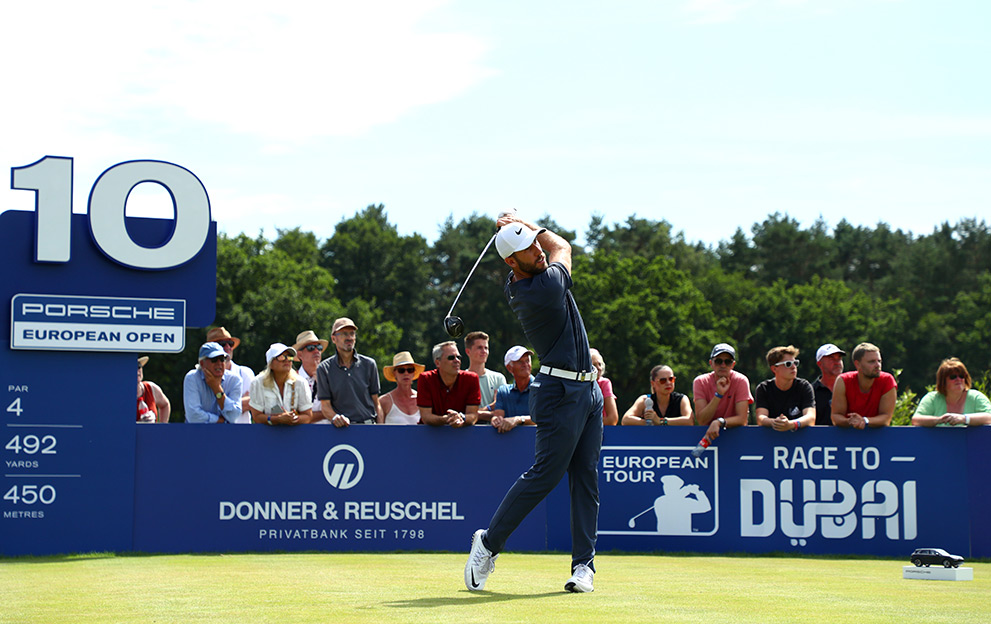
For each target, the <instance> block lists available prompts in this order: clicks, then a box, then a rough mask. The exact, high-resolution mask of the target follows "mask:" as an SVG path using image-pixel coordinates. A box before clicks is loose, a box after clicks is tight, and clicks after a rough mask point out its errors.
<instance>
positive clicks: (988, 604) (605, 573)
mask: <svg viewBox="0 0 991 624" xmlns="http://www.w3.org/2000/svg"><path fill="white" fill-rule="evenodd" d="M466 557H467V553H464V554H415V553H404V554H250V555H161V556H117V555H82V556H70V557H24V558H12V559H0V622H3V623H6V622H66V623H71V624H81V623H84V622H99V623H100V624H103V623H105V622H183V623H186V622H235V623H237V624H249V623H255V622H278V623H283V624H284V623H287V622H335V623H336V622H340V623H347V624H351V623H355V622H369V623H376V624H378V623H381V622H430V623H434V622H455V623H456V624H466V623H468V622H553V623H555V624H557V623H562V624H571V623H578V622H624V623H630V622H695V621H697V622H706V624H717V623H720V622H726V623H732V624H736V623H739V622H818V623H820V624H826V623H829V624H832V623H834V622H851V623H855V624H867V623H870V622H926V623H927V624H929V623H932V622H953V623H955V624H962V623H964V622H981V623H984V622H987V621H988V620H989V618H991V564H988V563H975V564H971V563H969V562H968V563H967V564H965V565H967V566H972V567H973V568H974V578H975V580H973V581H967V582H946V581H917V580H904V579H902V578H901V576H902V569H901V567H902V565H904V564H906V563H907V562H906V561H901V560H897V561H895V560H878V559H867V560H852V559H833V558H822V559H814V558H777V557H754V558H750V557H708V556H694V557H693V556H651V555H619V554H604V555H600V556H599V557H598V558H597V559H596V564H597V567H598V569H599V572H598V573H597V574H596V578H595V592H594V593H592V594H569V593H567V592H565V591H564V582H565V580H567V578H568V562H569V557H568V556H567V555H561V554H557V555H548V554H541V555H531V554H514V553H506V554H505V555H503V556H501V557H500V558H499V560H498V561H497V563H496V570H495V572H494V573H493V575H492V576H491V577H489V582H488V585H487V587H488V590H487V591H484V592H471V593H470V592H468V591H467V590H466V589H465V587H464V583H463V580H462V571H463V568H464V562H465V559H466Z"/></svg>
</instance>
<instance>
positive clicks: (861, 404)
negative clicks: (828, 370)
mask: <svg viewBox="0 0 991 624" xmlns="http://www.w3.org/2000/svg"><path fill="white" fill-rule="evenodd" d="M840 379H842V380H843V386H844V388H845V389H846V413H847V414H852V413H856V414H860V415H861V416H864V417H865V418H870V417H871V416H877V410H878V405H880V403H881V397H882V396H884V393H885V392H887V391H888V390H891V389H892V388H897V387H898V382H896V381H895V378H894V377H892V376H891V374H890V373H885V372H884V371H881V376H880V377H878V378H877V379H875V380H874V383H872V384H871V389H870V390H869V391H867V392H861V391H860V383H859V382H858V381H857V371H849V372H846V373H843V374H842V375H840Z"/></svg>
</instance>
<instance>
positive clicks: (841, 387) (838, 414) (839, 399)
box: [830, 377, 895, 429]
mask: <svg viewBox="0 0 991 624" xmlns="http://www.w3.org/2000/svg"><path fill="white" fill-rule="evenodd" d="M888 395H891V410H892V412H894V406H895V400H894V395H895V389H894V388H892V389H891V390H889V391H888V392H887V393H885V395H884V396H883V397H881V403H880V405H879V406H878V413H879V414H880V413H881V411H882V410H883V409H884V405H885V398H886V397H888ZM846 410H847V400H846V384H845V383H844V382H843V378H842V377H837V378H836V385H835V386H833V413H832V414H830V418H832V420H833V424H834V425H836V426H837V427H853V428H854V429H865V428H867V426H868V424H867V423H868V421H867V419H866V418H864V417H863V416H861V415H860V414H858V413H856V412H850V413H847V411H846ZM888 422H891V415H890V414H889V416H888Z"/></svg>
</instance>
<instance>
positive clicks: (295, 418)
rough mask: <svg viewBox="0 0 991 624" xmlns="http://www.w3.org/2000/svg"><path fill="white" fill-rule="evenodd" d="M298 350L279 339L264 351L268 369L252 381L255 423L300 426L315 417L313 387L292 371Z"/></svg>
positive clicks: (252, 410) (252, 404)
mask: <svg viewBox="0 0 991 624" xmlns="http://www.w3.org/2000/svg"><path fill="white" fill-rule="evenodd" d="M294 357H296V350H295V349H293V348H292V347H287V346H286V345H284V344H282V343H281V342H277V343H275V344H273V345H271V346H270V347H269V348H268V351H266V352H265V362H266V364H267V366H266V368H265V370H264V371H262V373H261V374H260V375H258V376H257V377H255V378H254V380H253V381H252V382H251V400H250V401H249V403H248V409H250V410H251V420H252V422H255V423H259V424H266V425H301V424H306V423H309V422H310V421H311V420H312V418H313V400H312V397H311V396H310V386H309V384H307V383H306V381H305V380H304V379H303V378H302V377H300V376H299V375H298V374H297V373H296V371H294V370H293V367H292V360H293V358H294Z"/></svg>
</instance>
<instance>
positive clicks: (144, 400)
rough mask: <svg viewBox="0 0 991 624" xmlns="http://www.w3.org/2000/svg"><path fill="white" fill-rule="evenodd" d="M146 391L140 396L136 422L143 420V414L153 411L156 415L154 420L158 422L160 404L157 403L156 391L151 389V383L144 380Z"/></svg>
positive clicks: (142, 383)
mask: <svg viewBox="0 0 991 624" xmlns="http://www.w3.org/2000/svg"><path fill="white" fill-rule="evenodd" d="M141 385H143V386H144V389H145V393H144V394H142V395H141V396H139V397H138V416H137V418H136V419H135V422H141V416H142V415H144V414H147V413H148V412H151V413H152V414H154V415H155V417H154V418H153V419H152V422H158V406H157V405H156V404H155V391H154V390H152V389H151V384H149V383H148V382H147V381H142V382H141Z"/></svg>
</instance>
